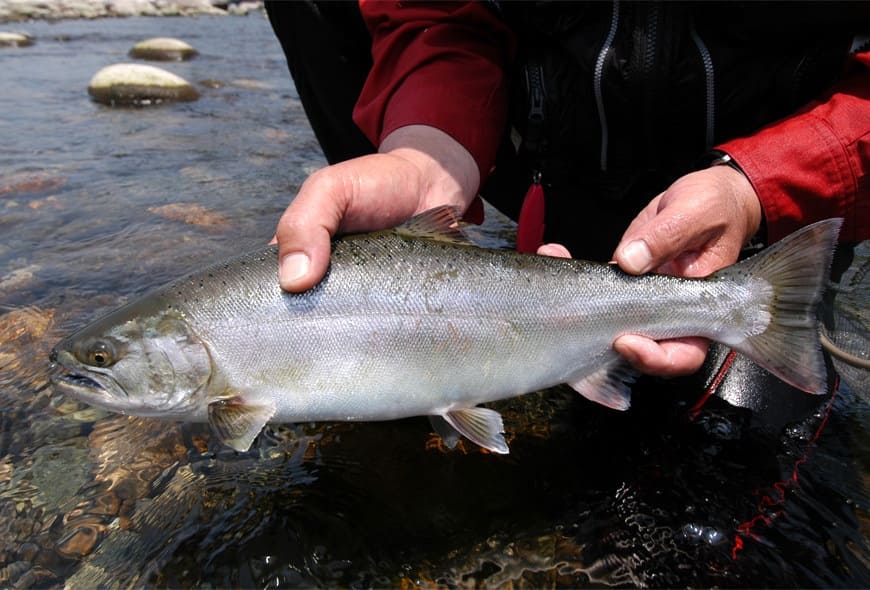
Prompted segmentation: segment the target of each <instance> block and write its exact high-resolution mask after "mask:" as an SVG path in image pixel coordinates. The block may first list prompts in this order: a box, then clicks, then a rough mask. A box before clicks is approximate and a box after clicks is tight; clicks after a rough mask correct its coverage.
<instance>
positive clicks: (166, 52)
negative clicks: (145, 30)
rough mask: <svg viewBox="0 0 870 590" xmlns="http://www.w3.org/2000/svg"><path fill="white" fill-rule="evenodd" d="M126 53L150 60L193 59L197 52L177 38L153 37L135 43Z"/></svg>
mask: <svg viewBox="0 0 870 590" xmlns="http://www.w3.org/2000/svg"><path fill="white" fill-rule="evenodd" d="M128 55H129V56H130V57H133V58H136V59H147V60H152V61H185V60H188V59H193V58H194V57H196V56H197V55H199V52H198V51H197V50H196V49H194V48H193V47H191V46H190V45H188V44H187V43H185V42H184V41H181V40H179V39H173V38H171V37H154V38H152V39H146V40H145V41H140V42H139V43H136V45H134V46H133V48H132V49H130V52H129V54H128Z"/></svg>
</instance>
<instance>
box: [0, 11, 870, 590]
mask: <svg viewBox="0 0 870 590" xmlns="http://www.w3.org/2000/svg"><path fill="white" fill-rule="evenodd" d="M15 29H26V30H27V31H28V32H29V33H31V34H32V35H34V36H35V37H36V39H37V43H36V44H35V45H33V46H32V47H27V48H18V49H0V587H5V586H13V587H29V586H36V587H54V586H62V585H68V586H70V587H74V588H77V587H81V588H90V587H95V586H121V587H127V586H158V587H167V586H168V587H188V586H199V587H210V586H211V587H243V588H248V587H299V586H303V587H310V586H313V585H319V586H336V585H338V586H353V587H385V586H386V587H396V586H401V587H414V586H432V585H435V584H438V585H444V586H447V587H477V586H495V587H511V586H517V587H553V586H567V587H575V586H590V585H591V586H602V585H613V586H653V587H685V586H693V587H699V586H700V587H707V586H722V587H749V586H752V587H756V586H766V587H798V586H801V587H832V586H833V587H868V586H870V569H868V568H870V546H868V531H870V521H868V508H870V497H868V491H867V481H868V473H870V471H868V457H870V454H868V444H867V443H868V439H870V436H868V433H870V414H868V406H867V404H866V402H863V401H861V400H860V399H859V398H857V397H856V396H855V395H854V394H852V393H851V392H850V391H849V390H848V388H846V387H844V388H842V389H841V390H840V391H839V392H838V393H837V394H836V395H835V396H834V397H833V398H832V399H830V400H823V401H822V402H821V403H820V405H819V407H818V408H817V410H816V411H815V412H813V413H812V415H810V416H809V417H808V418H807V419H805V420H803V421H800V422H797V423H792V424H789V425H788V426H787V427H785V428H783V429H781V430H777V431H775V432H772V431H770V429H764V428H758V427H756V426H755V423H754V421H753V419H752V417H751V416H750V415H749V413H748V411H747V410H742V409H739V408H734V407H731V406H729V405H727V404H725V403H724V402H722V401H721V400H718V399H715V398H714V399H713V400H711V401H710V402H709V403H708V404H706V405H705V406H704V407H703V408H702V409H701V410H700V411H699V412H696V413H690V412H688V411H687V407H686V405H685V403H681V402H678V401H674V400H673V399H672V398H671V396H670V395H669V393H670V392H669V388H668V385H667V384H666V383H662V384H659V387H658V390H654V391H646V392H644V394H641V395H638V396H637V397H636V401H635V404H634V406H635V407H634V409H633V410H631V411H629V412H627V413H614V412H611V411H609V410H604V409H601V408H598V407H595V406H593V405H592V404H590V403H588V402H586V401H584V400H582V399H580V398H579V396H577V395H576V394H574V393H573V392H571V391H570V390H566V389H556V390H552V391H548V392H545V393H539V394H532V395H528V396H524V397H522V398H519V399H515V400H511V401H509V402H503V403H501V404H497V406H498V409H500V410H501V411H502V413H503V414H504V415H505V424H506V426H507V429H508V431H509V440H510V443H511V454H510V455H507V456H495V455H490V454H486V453H483V452H481V451H479V450H478V449H476V448H473V446H472V445H468V446H460V447H459V448H458V449H456V450H453V451H448V450H446V449H444V448H442V447H441V446H440V445H439V444H438V439H437V438H436V437H435V436H434V435H433V434H431V433H430V429H429V424H428V421H427V420H426V419H425V418H415V419H408V420H399V421H393V422H383V423H355V424H338V423H336V424H299V425H283V426H274V427H270V428H268V429H267V431H266V432H265V433H264V434H263V435H262V436H261V437H259V438H258V440H257V442H256V443H255V445H254V447H253V448H252V450H251V451H249V452H246V453H235V452H231V451H229V450H227V449H226V448H223V447H221V446H220V445H219V444H217V442H216V441H214V440H212V439H211V437H210V435H209V432H208V429H207V428H206V427H205V426H203V425H191V424H177V423H170V422H163V421H160V420H152V419H137V418H130V417H125V416H118V415H110V414H107V413H105V412H102V411H98V410H95V409H93V408H90V407H88V406H86V405H84V404H80V403H78V402H76V401H74V400H72V399H67V398H64V397H63V396H61V395H59V394H57V393H55V392H54V391H53V390H52V388H51V386H50V385H49V384H48V382H47V376H46V369H47V363H48V351H49V349H50V348H51V346H52V345H53V344H54V343H55V342H56V341H57V340H58V339H59V338H60V336H61V335H64V334H66V333H68V332H69V330H71V329H74V328H76V327H79V326H81V325H83V324H85V323H87V322H88V321H89V320H91V319H94V318H95V317H96V316H97V315H99V314H101V313H102V312H105V311H108V310H109V309H111V308H113V307H115V306H117V305H118V304H120V303H122V302H124V301H126V300H128V299H129V298H130V297H132V296H134V295H137V294H140V293H143V292H145V291H147V290H148V289H149V288H152V287H155V286H157V285H160V284H161V283H164V282H166V281H167V280H169V279H172V278H175V277H177V276H179V275H181V274H182V273H184V272H186V271H188V270H190V269H192V268H195V267H197V266H200V265H202V264H204V263H206V262H212V261H214V260H217V259H219V258H221V257H223V256H226V255H229V254H231V253H234V252H237V251H238V250H240V249H242V248H246V247H248V246H254V245H258V244H261V243H263V242H265V241H267V240H268V239H269V238H270V237H271V234H272V232H273V229H274V225H275V223H276V221H277V219H278V216H279V215H280V213H281V211H282V210H283V209H284V207H285V205H286V203H287V202H288V200H289V199H290V198H291V197H292V195H293V194H294V193H295V191H296V190H297V188H298V186H299V184H300V182H301V181H302V180H303V179H304V178H305V176H306V175H307V174H308V173H309V172H310V171H311V170H313V169H315V168H317V167H318V166H320V165H322V164H323V163H324V162H323V159H322V156H321V155H320V152H319V149H318V147H317V143H316V141H315V140H314V137H313V135H312V134H311V132H310V130H309V128H308V125H307V123H306V120H305V116H304V113H303V111H302V108H301V105H300V103H299V101H298V99H297V96H296V93H295V90H294V88H293V85H292V82H291V80H290V78H289V75H288V73H287V69H286V65H285V63H284V59H283V55H282V54H281V51H280V47H279V45H278V43H277V41H276V40H275V39H274V37H273V35H272V32H271V29H270V28H269V25H268V22H267V21H266V20H265V19H264V18H263V17H262V15H259V14H256V15H250V16H248V17H209V18H185V19H171V18H165V19H147V18H131V19H119V20H101V21H62V22H58V23H55V24H49V23H30V24H27V25H26V26H22V25H18V26H15V27H12V26H0V30H15ZM154 36H172V37H178V38H181V39H183V40H185V41H187V42H188V43H190V44H192V45H193V46H194V47H196V48H197V49H198V50H199V52H200V55H199V57H198V58H196V59H194V60H192V61H190V62H185V63H171V64H164V65H163V67H165V68H167V69H169V70H171V71H173V72H175V73H177V74H179V75H181V76H183V77H184V78H186V79H188V80H189V81H191V82H194V83H196V84H197V86H198V88H199V90H200V91H201V93H202V97H201V98H200V100H198V101H197V102H193V103H185V104H174V105H163V106H159V107H153V108H138V109H113V108H108V107H104V106H100V105H97V104H95V103H93V102H91V101H90V100H89V98H88V96H87V92H86V86H87V83H88V80H89V79H90V77H91V76H92V75H93V74H94V73H95V72H96V71H97V70H98V69H99V68H101V67H103V66H105V65H109V64H111V63H116V62H119V61H128V59H127V58H126V52H127V50H128V49H129V48H130V47H131V46H132V45H133V44H134V43H136V42H137V41H140V40H142V39H145V38H148V37H154ZM504 230H505V227H504V226H503V225H502V224H500V223H498V222H490V223H489V224H488V225H486V226H485V227H484V228H483V239H484V241H485V242H486V243H488V244H489V245H493V246H497V245H500V244H502V243H503V240H502V235H503V233H504Z"/></svg>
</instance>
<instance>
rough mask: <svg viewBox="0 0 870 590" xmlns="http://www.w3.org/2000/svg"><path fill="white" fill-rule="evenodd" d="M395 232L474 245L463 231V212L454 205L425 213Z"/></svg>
mask: <svg viewBox="0 0 870 590" xmlns="http://www.w3.org/2000/svg"><path fill="white" fill-rule="evenodd" d="M395 231H396V233H398V234H400V235H403V236H408V237H411V238H428V239H430V240H438V241H441V242H450V243H453V244H461V245H463V246H469V245H471V243H472V242H471V240H470V239H469V238H468V236H467V235H466V234H465V232H464V231H462V211H461V210H460V209H459V207H456V206H454V205H440V206H438V207H433V208H432V209H428V210H426V211H423V212H422V213H420V214H418V215H415V216H414V217H412V218H411V219H409V220H408V221H406V222H405V223H403V224H402V225H400V226H398V227H396V229H395Z"/></svg>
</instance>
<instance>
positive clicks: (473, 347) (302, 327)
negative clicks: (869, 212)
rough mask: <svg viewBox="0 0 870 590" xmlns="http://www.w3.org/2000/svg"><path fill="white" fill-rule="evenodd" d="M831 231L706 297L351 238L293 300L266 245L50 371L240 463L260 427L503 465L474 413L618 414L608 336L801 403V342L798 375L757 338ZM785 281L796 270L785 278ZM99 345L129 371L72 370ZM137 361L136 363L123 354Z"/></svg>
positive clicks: (803, 321) (686, 289) (494, 422)
mask: <svg viewBox="0 0 870 590" xmlns="http://www.w3.org/2000/svg"><path fill="white" fill-rule="evenodd" d="M437 213H438V212H437V211H436V212H434V213H429V214H424V217H423V219H424V220H426V219H429V217H426V216H427V215H429V216H431V215H433V214H435V215H437ZM448 219H449V216H448ZM418 221H419V220H418ZM838 227H839V225H838V224H837V222H829V223H828V224H827V225H825V226H822V227H821V228H816V229H815V230H813V231H808V232H804V233H805V234H806V235H807V236H808V239H809V240H810V241H811V243H810V244H809V246H808V247H809V253H806V254H805V253H803V252H802V250H803V249H804V248H799V247H798V246H807V244H797V245H794V244H793V245H791V246H789V245H788V244H787V243H786V245H785V246H781V247H774V248H772V249H771V252H770V253H769V254H768V258H767V259H766V260H769V261H770V265H771V266H772V267H773V268H774V270H773V271H772V272H773V275H772V277H771V276H767V275H766V274H765V273H768V274H770V271H768V270H765V269H764V265H763V264H762V262H764V260H765V259H761V262H755V263H751V262H749V261H747V263H745V264H743V265H741V266H735V267H732V268H731V269H728V270H726V271H722V272H721V273H718V274H716V275H714V276H712V277H710V278H708V279H703V280H699V279H679V278H674V277H666V276H660V275H646V276H630V275H627V274H624V273H622V272H621V271H619V270H618V269H617V268H616V267H614V266H612V265H601V264H594V263H588V262H584V261H580V260H570V259H559V258H547V257H539V256H529V255H524V254H519V253H516V252H510V251H504V250H487V249H481V248H475V247H471V246H469V245H467V244H457V243H454V242H452V241H449V240H447V239H438V236H437V235H436V237H435V238H436V239H430V237H424V236H421V235H418V234H417V233H415V232H409V231H401V230H400V231H384V232H376V233H373V234H360V235H351V236H346V237H343V238H341V239H338V240H336V241H334V243H333V253H332V258H331V264H330V269H329V271H328V273H327V275H326V277H325V278H324V280H323V281H321V282H320V283H319V284H318V285H317V286H315V287H314V288H312V289H310V290H308V291H306V292H304V293H299V294H290V293H286V292H284V291H282V290H281V289H280V287H279V286H278V280H277V270H276V269H277V249H276V248H275V247H274V246H269V247H265V248H263V249H260V250H258V251H255V252H251V253H248V254H245V255H242V256H239V257H237V258H234V259H231V260H229V261H227V262H224V263H221V264H217V265H214V266H212V267H209V268H206V269H204V270H202V271H199V272H195V273H192V274H190V275H188V276H187V277H185V278H183V279H181V280H179V281H177V282H175V283H171V284H170V285H168V286H166V287H164V288H163V289H160V290H158V291H157V292H155V293H152V294H151V295H149V296H147V297H146V298H144V299H142V300H140V301H138V302H134V303H133V304H131V305H129V306H127V307H125V308H122V309H121V310H118V311H116V312H114V314H110V315H109V316H107V317H106V318H103V319H102V320H99V321H98V322H97V323H96V324H94V325H93V326H91V327H88V328H85V329H84V330H83V331H82V332H80V333H78V334H75V335H73V336H71V337H70V338H69V339H67V340H66V341H64V342H62V343H60V344H59V345H58V347H56V352H55V353H53V355H54V357H55V358H56V360H58V361H60V364H61V365H63V366H64V367H66V368H67V369H70V368H72V369H73V371H72V372H73V373H74V374H75V377H77V378H78V382H77V384H76V382H75V379H72V378H71V379H67V380H64V378H62V377H61V378H59V380H58V383H59V384H60V385H61V387H64V384H65V386H66V388H67V389H68V390H69V391H71V392H72V393H74V394H77V395H79V396H80V397H83V398H86V399H90V400H91V401H94V403H101V402H102V405H111V404H110V403H109V402H107V401H106V400H105V399H103V398H102V397H101V396H103V394H104V392H103V391H100V392H98V393H99V395H97V396H95V395H93V392H90V393H89V392H88V391H84V390H87V389H94V388H95V387H99V388H100V389H101V390H111V389H112V388H118V387H120V388H121V389H124V387H122V386H121V385H120V383H119V382H120V381H121V380H123V379H122V377H123V378H125V379H126V378H128V377H126V376H125V375H124V372H125V371H126V372H129V373H130V374H131V375H132V374H135V375H137V376H139V378H142V377H144V378H146V379H147V380H148V382H149V383H151V389H152V390H154V389H156V390H159V391H140V392H138V393H137V396H136V398H137V400H138V399H139V398H148V397H149V396H150V397H153V398H155V399H161V400H162V401H161V403H162V404H163V406H164V407H163V409H162V410H160V409H159V408H155V407H145V406H148V404H147V402H142V404H141V405H142V406H143V407H141V408H138V412H139V413H146V412H149V413H150V414H149V415H161V411H162V415H165V416H168V417H169V416H171V417H175V418H179V417H180V418H184V419H189V420H208V421H210V422H212V425H213V426H214V427H215V429H216V431H217V432H218V434H219V436H221V437H222V438H223V439H224V440H226V441H228V443H229V444H232V445H233V446H236V447H238V448H246V445H249V444H250V441H251V440H253V436H254V435H255V434H256V432H258V431H259V429H260V428H261V427H262V425H263V424H264V423H265V422H267V421H275V422H281V421H319V420H385V419H393V418H401V417H406V416H414V415H429V416H435V417H440V418H443V419H444V420H446V422H447V423H448V425H447V426H444V425H442V427H443V428H444V429H445V431H442V430H439V432H442V433H444V432H446V433H449V432H451V431H454V430H455V431H458V432H459V433H461V434H463V435H465V436H468V437H469V438H471V439H472V440H474V441H475V442H478V443H479V444H483V445H484V446H487V447H488V448H491V449H492V450H496V451H497V452H506V451H507V447H506V445H504V443H503V438H501V435H500V432H496V431H494V430H498V429H500V428H502V426H501V419H500V417H497V414H495V413H494V412H491V411H487V410H484V409H482V408H477V407H476V406H477V404H480V403H485V402H489V401H494V400H498V399H503V398H506V397H511V396H513V395H519V394H522V393H526V392H529V391H534V390H539V389H543V388H547V387H550V386H554V385H557V384H560V383H568V384H570V385H571V386H572V387H574V388H575V389H577V390H578V391H579V392H581V393H582V394H584V395H586V396H587V397H589V398H590V399H594V400H595V401H598V402H601V403H604V404H605V405H609V406H611V407H614V408H618V409H625V408H626V407H627V406H628V395H629V390H628V386H627V384H628V383H630V381H631V380H632V372H631V370H630V369H629V367H628V366H627V365H626V364H625V363H624V362H623V361H622V360H620V357H619V356H618V355H617V354H616V353H615V352H614V351H613V349H612V344H613V341H614V340H615V339H616V338H617V337H619V336H620V335H622V334H628V333H633V334H641V335H644V336H648V337H651V338H655V339H662V338H673V337H680V336H703V337H706V338H711V339H714V340H717V341H720V342H724V343H726V344H729V345H732V346H735V347H737V348H738V349H739V350H743V351H745V352H747V353H748V354H750V355H752V354H755V356H758V357H762V361H763V362H766V363H767V366H770V367H772V369H773V370H775V371H777V370H778V371H779V373H780V374H781V375H782V376H784V378H791V380H792V381H800V380H802V379H803V380H809V381H813V382H812V383H810V384H808V385H805V388H808V389H812V390H814V391H815V390H818V389H819V388H821V387H823V385H820V384H819V383H816V382H815V381H818V379H819V376H818V375H817V374H816V373H818V372H819V370H818V366H819V365H820V364H823V363H822V361H821V360H820V358H816V357H817V356H818V352H817V347H816V344H815V343H814V342H803V340H806V339H807V338H811V337H812V336H807V335H802V336H801V339H802V344H801V347H800V348H799V351H798V353H797V356H798V358H799V361H798V364H797V366H794V365H795V364H796V363H795V361H792V360H787V359H781V358H779V356H780V355H777V350H776V349H777V346H778V345H779V344H781V343H780V342H777V343H775V344H772V343H768V342H766V340H765V338H767V336H766V332H771V333H775V332H776V330H779V328H776V330H772V329H771V328H770V327H771V326H773V325H774V324H776V325H778V324H777V321H778V318H777V317H776V316H777V315H778V313H779V312H778V311H777V302H778V301H779V300H780V299H782V300H784V301H785V302H786V304H784V305H782V307H789V306H790V305H791V304H790V303H788V300H789V297H784V296H783V293H782V292H780V291H777V289H778V287H777V286H776V284H775V283H776V281H777V280H779V281H781V282H783V283H784V284H786V285H788V289H793V290H796V291H797V292H798V293H799V294H800V296H799V299H800V300H801V302H800V304H799V305H798V304H796V305H793V306H791V307H794V308H795V309H796V310H797V311H796V312H795V311H793V310H792V311H789V313H791V314H793V317H792V315H790V316H788V317H786V318H783V319H784V320H785V322H786V323H791V324H794V325H795V326H798V328H799V329H802V330H803V331H804V332H808V333H810V332H812V328H813V327H814V325H815V324H814V323H813V321H814V319H813V318H812V317H811V316H812V313H811V308H812V306H813V305H814V304H815V303H814V302H815V301H817V299H818V296H819V291H820V289H821V287H820V285H821V281H822V280H823V278H822V277H823V275H824V273H825V272H826V270H827V265H829V264H830V250H831V248H832V246H833V240H834V239H835V236H836V230H837V228H838ZM799 239H800V238H795V239H794V241H797V240H799ZM810 258H811V259H812V260H810V262H812V264H809V262H808V259H810ZM795 260H797V262H798V263H799V265H798V264H797V263H796V262H795ZM797 266H802V267H806V268H801V269H799V270H800V272H797V275H795V272H793V271H794V267H797ZM779 274H784V276H782V277H780V276H779ZM813 274H818V275H819V277H817V278H815V279H813V278H812V276H809V278H808V277H807V276H805V275H813ZM793 275H795V276H793ZM801 277H803V278H801ZM807 283H810V285H809V286H807ZM804 290H806V291H808V293H803V291H804ZM801 306H802V307H801ZM133 327H136V330H133ZM131 330H132V331H131ZM149 334H150V335H151V336H149ZM774 335H775V336H776V337H777V338H778V337H779V336H780V335H777V334H774ZM785 336H788V334H785ZM756 340H757V342H756ZM98 345H99V346H104V347H108V348H110V349H124V351H125V352H126V353H127V355H128V356H129V357H131V358H127V357H125V358H122V359H120V360H116V359H114V358H113V359H112V360H113V362H115V364H113V365H109V366H106V367H82V366H81V365H82V362H81V359H82V358H83V357H85V356H88V355H91V356H93V355H94V354H97V358H100V357H99V355H100V354H102V353H100V352H99V351H97V353H94V352H93V351H94V347H95V346H98ZM756 348H759V349H760V352H758V353H756V350H755V349H756ZM140 349H141V350H142V351H143V352H141V353H136V354H140V356H141V359H140V362H138V363H137V364H134V363H133V362H132V356H134V355H133V353H132V352H131V351H133V352H136V351H138V350H140ZM801 350H803V351H804V352H800V351H801ZM58 351H59V352H58ZM68 351H71V352H68ZM110 354H112V355H115V356H121V355H119V354H118V351H117V350H110ZM61 357H63V358H62V359H61ZM768 357H769V358H768ZM76 359H78V360H76ZM125 363H126V364H125ZM799 363H806V364H807V366H809V367H810V368H809V369H807V368H805V367H801V366H800V364H799ZM85 364H86V363H85ZM71 365H75V366H74V367H71ZM76 371H77V372H76ZM795 372H798V373H800V374H799V375H794V373H795ZM821 378H822V379H823V378H824V377H821ZM88 380H90V381H91V382H93V383H91V382H89V381H88ZM131 387H134V386H132V385H127V386H126V389H129V388H131ZM135 387H141V386H135ZM170 390H171V391H170ZM88 395H91V397H90V398H88ZM125 395H126V396H127V401H126V402H125V403H126V404H127V405H130V404H131V401H130V397H131V396H130V395H129V392H125ZM182 402H183V403H182ZM112 403H116V405H121V406H123V404H121V402H118V401H112ZM171 404H176V406H175V407H173V408H169V407H168V406H169V405H171ZM153 405H154V404H152V406H153ZM114 409H118V408H114ZM121 409H125V408H123V407H122V408H121ZM131 412H132V410H131ZM133 413H135V412H133ZM493 414H495V415H493ZM252 433H253V434H252Z"/></svg>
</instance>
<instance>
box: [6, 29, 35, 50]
mask: <svg viewBox="0 0 870 590" xmlns="http://www.w3.org/2000/svg"><path fill="white" fill-rule="evenodd" d="M28 45H33V37H31V36H30V35H28V34H27V33H19V32H17V31H0V47H27V46H28Z"/></svg>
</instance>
